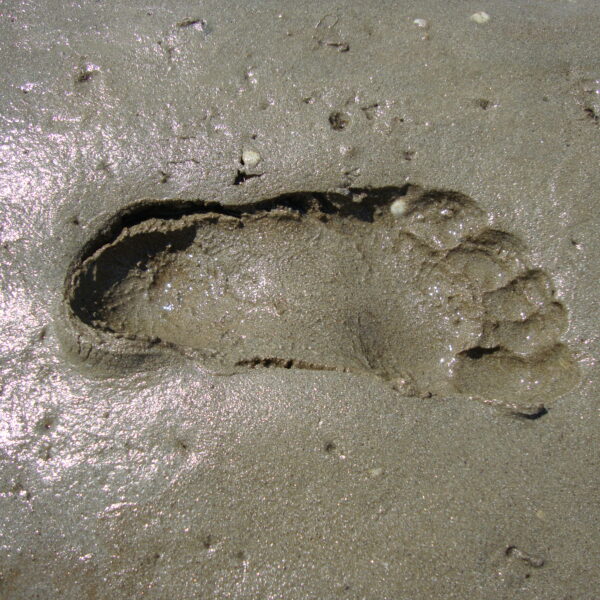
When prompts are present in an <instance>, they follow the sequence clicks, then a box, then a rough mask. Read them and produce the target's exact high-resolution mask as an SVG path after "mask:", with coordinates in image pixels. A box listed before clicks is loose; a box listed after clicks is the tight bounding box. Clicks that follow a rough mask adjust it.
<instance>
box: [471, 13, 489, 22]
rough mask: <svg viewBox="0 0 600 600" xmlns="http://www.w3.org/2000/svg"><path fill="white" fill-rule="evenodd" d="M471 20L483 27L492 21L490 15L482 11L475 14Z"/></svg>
mask: <svg viewBox="0 0 600 600" xmlns="http://www.w3.org/2000/svg"><path fill="white" fill-rule="evenodd" d="M469 18H470V19H471V21H474V22H475V23H477V25H483V24H484V23H487V22H488V21H489V20H490V15H488V14H487V13H486V12H484V11H483V10H480V11H479V12H476V13H473V14H472V15H471V16H470V17H469Z"/></svg>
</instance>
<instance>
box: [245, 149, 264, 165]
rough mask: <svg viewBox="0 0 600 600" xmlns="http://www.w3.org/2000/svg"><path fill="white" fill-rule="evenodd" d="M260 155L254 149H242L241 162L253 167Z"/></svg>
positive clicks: (258, 160)
mask: <svg viewBox="0 0 600 600" xmlns="http://www.w3.org/2000/svg"><path fill="white" fill-rule="evenodd" d="M260 160H261V156H260V154H259V153H258V152H257V151H256V150H250V149H247V150H244V151H243V152H242V164H243V165H244V166H245V167H248V168H249V169H253V168H254V167H256V165H257V164H258V163H259V162H260Z"/></svg>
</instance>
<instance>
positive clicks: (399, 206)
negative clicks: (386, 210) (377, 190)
mask: <svg viewBox="0 0 600 600" xmlns="http://www.w3.org/2000/svg"><path fill="white" fill-rule="evenodd" d="M407 208H408V204H407V203H406V200H405V199H404V198H398V199H397V200H394V201H393V202H392V204H391V206H390V212H391V213H392V214H393V215H394V216H395V217H402V216H403V215H405V214H406V209H407Z"/></svg>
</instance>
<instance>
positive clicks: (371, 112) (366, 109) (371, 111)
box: [360, 103, 379, 121]
mask: <svg viewBox="0 0 600 600" xmlns="http://www.w3.org/2000/svg"><path fill="white" fill-rule="evenodd" d="M378 108H379V104H377V103H375V104H371V105H370V106H363V107H362V108H361V109H360V110H362V111H363V113H364V114H365V117H366V118H367V121H372V120H373V119H374V118H375V114H376V113H377V109H378Z"/></svg>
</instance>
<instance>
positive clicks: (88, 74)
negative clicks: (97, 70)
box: [75, 68, 94, 83]
mask: <svg viewBox="0 0 600 600" xmlns="http://www.w3.org/2000/svg"><path fill="white" fill-rule="evenodd" d="M93 76H94V70H93V69H87V68H82V69H79V71H78V72H77V75H76V76H75V83H85V82H86V81H90V80H91V79H92V77H93Z"/></svg>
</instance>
